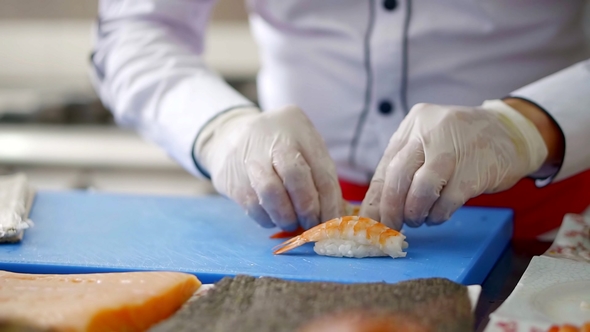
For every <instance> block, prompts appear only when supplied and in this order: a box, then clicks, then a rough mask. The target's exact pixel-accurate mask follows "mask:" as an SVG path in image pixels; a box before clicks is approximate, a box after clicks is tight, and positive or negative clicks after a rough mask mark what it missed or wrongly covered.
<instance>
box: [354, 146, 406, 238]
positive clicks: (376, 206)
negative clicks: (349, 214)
mask: <svg viewBox="0 0 590 332" xmlns="http://www.w3.org/2000/svg"><path fill="white" fill-rule="evenodd" d="M405 142H406V141H405V140H401V139H397V138H394V137H392V139H391V140H390V142H389V145H388V146H387V149H386V150H385V153H384V154H383V157H381V160H380V161H379V164H378V165H377V169H376V170H375V174H373V178H372V179H371V183H370V185H369V190H367V193H366V194H365V198H364V199H363V202H362V204H361V209H360V212H359V214H360V215H361V216H363V217H367V218H371V219H373V220H378V221H379V220H381V211H380V203H381V195H382V194H383V186H384V183H385V173H386V170H387V167H388V166H389V164H390V163H391V160H392V159H393V157H395V155H397V153H398V152H399V151H400V150H401V149H402V148H403V147H404V145H405ZM399 226H400V227H401V225H399Z"/></svg>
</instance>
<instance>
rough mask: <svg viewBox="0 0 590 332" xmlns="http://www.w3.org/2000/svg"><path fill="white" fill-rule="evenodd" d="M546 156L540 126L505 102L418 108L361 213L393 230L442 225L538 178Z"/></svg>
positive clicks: (390, 150)
mask: <svg viewBox="0 0 590 332" xmlns="http://www.w3.org/2000/svg"><path fill="white" fill-rule="evenodd" d="M547 153H548V151H547V147H546V145H545V141H544V140H543V137H542V136H541V134H540V133H539V131H538V130H537V128H536V127H535V125H534V124H533V123H532V122H530V121H529V120H528V119H527V118H525V117H524V116H523V115H521V114H520V113H519V112H518V111H516V110H515V109H513V108H511V107H510V106H508V105H507V104H506V103H504V102H502V101H500V100H494V101H487V102H485V103H483V105H482V106H481V107H460V106H442V105H431V104H418V105H416V106H414V107H413V108H412V109H411V111H410V112H409V114H408V115H407V116H406V118H405V119H404V120H403V121H402V123H401V125H400V127H399V129H398V130H397V131H396V133H395V134H394V135H393V136H392V137H391V140H390V141H389V145H388V147H387V148H386V150H385V153H384V155H383V158H382V159H381V161H380V163H379V165H378V167H377V170H376V172H375V175H374V177H373V179H372V180H371V184H370V187H369V191H368V192H367V195H366V196H365V199H364V201H363V204H362V206H361V211H360V214H361V215H363V216H367V217H371V218H373V219H375V220H379V221H381V222H383V223H384V224H386V225H388V226H390V227H393V228H395V229H400V228H401V227H402V225H403V223H405V224H407V225H408V226H410V227H418V226H420V225H422V224H423V223H424V222H426V224H428V225H433V224H439V223H442V222H444V221H446V220H447V219H449V217H450V216H451V214H452V213H453V212H455V210H457V208H459V207H461V206H462V205H463V204H465V203H466V202H467V200H469V199H470V198H472V197H475V196H478V195H480V194H482V193H494V192H498V191H502V190H506V189H509V188H510V187H512V186H513V185H514V184H516V182H518V181H519V180H520V179H521V178H523V177H525V176H527V175H529V174H531V173H532V172H535V171H536V170H538V169H539V168H540V167H541V166H542V164H543V162H544V161H545V159H546V158H547Z"/></svg>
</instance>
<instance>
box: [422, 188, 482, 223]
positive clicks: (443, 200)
mask: <svg viewBox="0 0 590 332" xmlns="http://www.w3.org/2000/svg"><path fill="white" fill-rule="evenodd" d="M460 181H461V180H460V179H456V178H451V180H449V183H448V184H447V185H446V186H445V188H444V189H443V190H442V192H441V194H440V197H439V198H438V200H437V201H436V202H435V203H434V205H433V206H432V209H431V210H430V213H429V215H428V218H427V219H426V224H427V225H431V226H432V225H439V224H442V223H443V222H445V221H447V220H449V218H450V217H451V215H452V214H453V213H455V211H457V209H458V208H460V207H461V206H463V204H465V202H467V200H468V199H469V198H470V195H469V194H468V193H467V192H468V191H471V190H461V187H467V186H468V184H467V183H463V184H461V183H460Z"/></svg>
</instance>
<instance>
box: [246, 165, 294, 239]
mask: <svg viewBox="0 0 590 332" xmlns="http://www.w3.org/2000/svg"><path fill="white" fill-rule="evenodd" d="M246 168H247V170H248V177H249V179H250V185H251V186H252V188H253V189H254V191H255V192H256V195H257V196H258V202H259V203H260V205H261V206H262V207H263V208H264V210H265V211H266V213H267V214H268V216H269V217H270V219H271V220H272V222H273V223H274V224H275V225H277V226H279V227H280V228H282V229H283V230H285V231H294V230H295V229H297V227H298V223H297V217H296V215H295V211H294V210H293V205H292V204H291V200H290V198H289V195H288V194H287V190H285V187H284V186H283V183H282V182H281V179H280V178H279V176H278V175H277V174H276V173H275V171H274V168H273V167H272V163H271V162H270V160H268V161H263V162H260V161H249V162H247V163H246Z"/></svg>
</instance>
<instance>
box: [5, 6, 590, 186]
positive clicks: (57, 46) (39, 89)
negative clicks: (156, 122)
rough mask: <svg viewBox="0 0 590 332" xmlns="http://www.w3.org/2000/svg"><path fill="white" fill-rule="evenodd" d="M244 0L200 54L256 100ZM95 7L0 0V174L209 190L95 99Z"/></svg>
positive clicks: (52, 182)
mask: <svg viewBox="0 0 590 332" xmlns="http://www.w3.org/2000/svg"><path fill="white" fill-rule="evenodd" d="M244 2H245V0H219V1H218V3H217V5H216V7H215V10H214V13H213V17H212V21H211V23H210V27H209V31H208V34H207V40H206V54H205V58H206V60H207V61H208V63H209V64H210V65H211V66H212V67H213V68H214V69H216V70H217V71H218V72H220V73H221V74H222V75H223V76H224V77H225V78H226V79H227V80H228V81H229V82H230V84H232V85H233V86H234V87H236V88H237V89H238V90H239V91H241V92H242V93H244V94H245V95H246V96H248V97H249V98H251V99H252V100H256V88H255V75H256V71H257V69H258V65H259V64H258V56H257V50H256V47H255V44H254V42H253V40H252V37H251V36H250V33H249V29H248V23H247V20H246V18H247V16H246V10H245V6H244ZM97 7H98V0H0V174H3V173H11V172H15V171H24V172H26V173H27V174H28V175H29V178H30V181H31V182H32V184H33V185H34V186H36V187H37V188H39V189H53V190H62V189H68V188H79V189H90V190H96V191H111V192H126V193H148V194H175V195H177V194H180V195H197V194H204V193H212V192H214V191H213V189H212V187H211V186H210V184H209V183H208V182H205V181H200V180H197V179H195V178H194V177H192V176H191V175H189V174H188V173H187V172H185V171H184V170H183V169H182V168H180V167H179V166H178V165H177V164H176V163H175V162H173V161H172V160H171V159H169V158H168V157H167V155H166V154H165V153H164V152H163V151H162V150H161V149H159V148H158V147H156V146H155V145H152V144H150V143H147V142H145V141H143V140H142V139H140V138H139V137H138V136H137V135H136V134H134V133H133V132H129V131H126V130H122V129H120V128H117V127H116V126H115V125H114V124H113V120H112V117H111V115H110V114H109V112H108V111H106V110H105V109H104V108H102V106H101V104H100V102H99V101H98V100H97V97H96V95H95V93H94V91H93V89H92V87H91V84H90V81H89V76H88V73H89V55H90V50H91V42H92V39H91V38H92V36H91V26H92V23H93V22H94V20H95V18H96V16H97ZM588 7H589V8H588V10H589V11H590V6H588ZM587 17H590V16H587ZM587 23H588V24H587V25H588V31H590V20H589V21H588V22H587ZM236 55H237V56H236Z"/></svg>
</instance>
